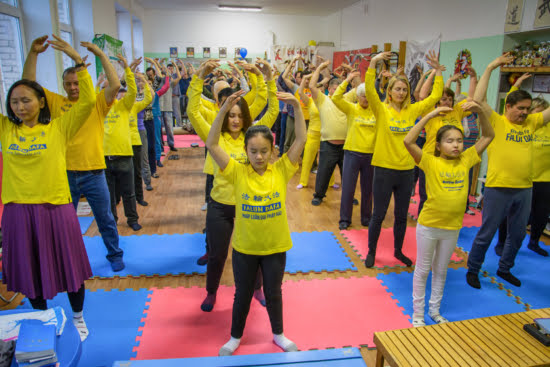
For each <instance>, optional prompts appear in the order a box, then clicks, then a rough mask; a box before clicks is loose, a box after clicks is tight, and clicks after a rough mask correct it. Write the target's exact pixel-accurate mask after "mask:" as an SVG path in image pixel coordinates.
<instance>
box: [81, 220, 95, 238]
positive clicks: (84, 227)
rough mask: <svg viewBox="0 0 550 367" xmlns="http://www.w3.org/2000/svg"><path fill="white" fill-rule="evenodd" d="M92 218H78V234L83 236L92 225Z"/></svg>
mask: <svg viewBox="0 0 550 367" xmlns="http://www.w3.org/2000/svg"><path fill="white" fill-rule="evenodd" d="M93 221H94V217H78V223H79V224H80V233H82V234H84V233H86V231H87V230H88V228H90V226H91V225H92V222H93Z"/></svg>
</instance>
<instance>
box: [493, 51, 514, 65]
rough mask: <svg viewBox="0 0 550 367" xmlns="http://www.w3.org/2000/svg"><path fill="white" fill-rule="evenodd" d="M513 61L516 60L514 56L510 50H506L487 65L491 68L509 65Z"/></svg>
mask: <svg viewBox="0 0 550 367" xmlns="http://www.w3.org/2000/svg"><path fill="white" fill-rule="evenodd" d="M513 61H514V56H512V54H511V53H510V52H506V53H505V54H503V55H500V56H499V57H497V58H496V59H494V60H493V61H492V62H491V63H490V64H489V66H487V67H488V68H491V69H496V68H498V67H499V66H502V65H509V64H511V63H512V62H513Z"/></svg>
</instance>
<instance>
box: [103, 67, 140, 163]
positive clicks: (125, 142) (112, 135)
mask: <svg viewBox="0 0 550 367" xmlns="http://www.w3.org/2000/svg"><path fill="white" fill-rule="evenodd" d="M125 73H126V87H127V90H128V91H127V92H126V95H125V96H124V98H122V99H121V100H119V101H115V102H114V103H113V106H112V107H111V110H110V111H109V114H108V115H107V117H106V118H105V138H104V139H103V149H104V151H105V156H112V155H118V156H133V155H134V151H133V150H132V140H131V135H130V111H131V110H132V107H133V106H134V102H135V100H136V94H137V87H136V81H135V80H134V74H133V73H132V71H131V70H130V68H126V70H125Z"/></svg>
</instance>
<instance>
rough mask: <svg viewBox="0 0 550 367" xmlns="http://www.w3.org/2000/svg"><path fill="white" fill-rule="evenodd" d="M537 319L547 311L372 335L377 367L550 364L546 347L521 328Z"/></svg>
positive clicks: (549, 353) (534, 311)
mask: <svg viewBox="0 0 550 367" xmlns="http://www.w3.org/2000/svg"><path fill="white" fill-rule="evenodd" d="M479 307H483V305H479ZM539 317H550V308H541V309H538V310H531V311H527V312H520V313H512V314H508V315H502V316H493V317H485V318H480V319H472V320H465V321H457V322H450V323H446V324H440V325H431V326H425V327H420V328H410V329H402V330H392V331H384V332H377V333H374V343H375V344H376V348H377V354H376V366H377V367H383V366H384V362H386V363H388V364H389V365H390V366H422V367H424V366H460V367H462V366H499V367H500V366H543V365H544V366H550V347H545V346H544V345H542V343H540V342H539V341H537V340H536V339H535V338H533V337H532V336H531V335H529V334H528V333H527V332H526V331H524V330H523V325H524V324H529V323H533V319H534V318H539Z"/></svg>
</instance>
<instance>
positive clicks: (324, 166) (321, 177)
mask: <svg viewBox="0 0 550 367" xmlns="http://www.w3.org/2000/svg"><path fill="white" fill-rule="evenodd" d="M336 165H338V167H339V168H340V175H341V176H342V177H344V171H343V169H344V144H332V143H329V142H328V141H322V142H321V148H320V151H319V167H318V168H317V177H316V178H315V193H314V194H313V197H315V198H319V199H322V198H324V197H325V196H326V193H327V189H328V184H329V182H330V177H331V176H332V173H333V172H334V169H335V168H336Z"/></svg>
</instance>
